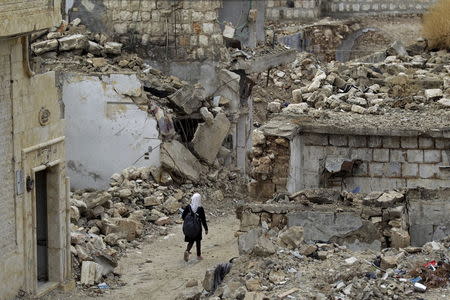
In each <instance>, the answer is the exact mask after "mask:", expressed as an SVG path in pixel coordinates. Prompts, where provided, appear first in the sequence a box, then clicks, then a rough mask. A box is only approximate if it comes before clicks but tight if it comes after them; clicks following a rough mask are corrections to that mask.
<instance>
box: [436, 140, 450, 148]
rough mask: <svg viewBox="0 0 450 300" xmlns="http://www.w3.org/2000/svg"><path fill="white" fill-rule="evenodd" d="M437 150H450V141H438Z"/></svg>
mask: <svg viewBox="0 0 450 300" xmlns="http://www.w3.org/2000/svg"><path fill="white" fill-rule="evenodd" d="M435 143H436V149H450V139H436V140H435Z"/></svg>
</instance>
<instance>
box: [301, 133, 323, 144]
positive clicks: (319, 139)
mask: <svg viewBox="0 0 450 300" xmlns="http://www.w3.org/2000/svg"><path fill="white" fill-rule="evenodd" d="M302 138H303V139H304V141H305V145H306V146H327V145H328V135H327V134H315V133H306V134H304V135H303V136H302Z"/></svg>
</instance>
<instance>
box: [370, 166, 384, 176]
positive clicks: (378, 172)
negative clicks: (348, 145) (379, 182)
mask: <svg viewBox="0 0 450 300" xmlns="http://www.w3.org/2000/svg"><path fill="white" fill-rule="evenodd" d="M369 175H370V176H371V177H383V176H384V164H383V163H369Z"/></svg>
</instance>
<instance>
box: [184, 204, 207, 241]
mask: <svg viewBox="0 0 450 300" xmlns="http://www.w3.org/2000/svg"><path fill="white" fill-rule="evenodd" d="M191 211H192V209H191V205H188V206H186V207H185V208H184V210H183V214H182V215H181V217H182V218H183V220H184V219H185V218H186V216H187V215H188V213H190V212H191ZM197 215H198V217H199V218H200V221H201V222H202V225H203V227H204V228H205V230H206V231H208V224H206V216H205V210H204V209H203V207H201V206H200V207H199V208H197ZM201 240H202V230H201V227H200V234H199V236H198V237H197V238H196V239H193V240H188V239H187V238H186V237H184V241H185V242H195V241H201Z"/></svg>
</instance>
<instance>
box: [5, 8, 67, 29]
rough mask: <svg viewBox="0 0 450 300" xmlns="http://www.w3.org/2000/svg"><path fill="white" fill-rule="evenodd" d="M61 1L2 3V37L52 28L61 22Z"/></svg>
mask: <svg viewBox="0 0 450 300" xmlns="http://www.w3.org/2000/svg"><path fill="white" fill-rule="evenodd" d="M60 9H61V1H48V0H16V1H12V0H6V1H5V0H3V1H1V2H0V36H8V35H14V34H19V33H23V32H31V31H35V30H39V29H42V28H47V27H51V26H53V25H54V24H56V23H57V22H59V21H60V19H61V15H60Z"/></svg>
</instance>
